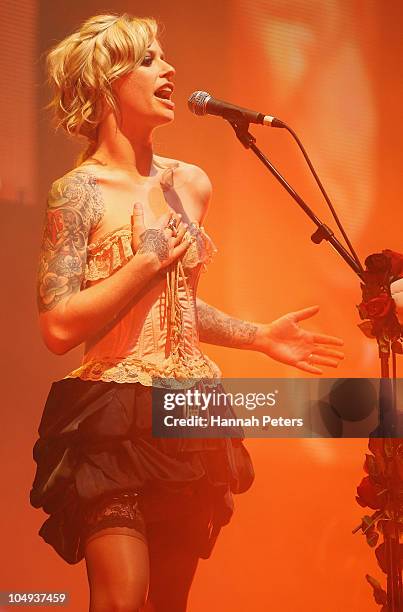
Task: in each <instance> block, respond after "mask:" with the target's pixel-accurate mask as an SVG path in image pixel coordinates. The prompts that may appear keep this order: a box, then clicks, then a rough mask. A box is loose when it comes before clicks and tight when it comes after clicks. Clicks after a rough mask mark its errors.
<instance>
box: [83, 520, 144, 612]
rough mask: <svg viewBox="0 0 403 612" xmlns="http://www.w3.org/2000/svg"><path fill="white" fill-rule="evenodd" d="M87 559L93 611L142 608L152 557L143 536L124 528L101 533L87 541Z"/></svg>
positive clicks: (122, 611) (133, 611) (120, 611)
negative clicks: (150, 558)
mask: <svg viewBox="0 0 403 612" xmlns="http://www.w3.org/2000/svg"><path fill="white" fill-rule="evenodd" d="M129 534H131V535H129ZM85 560H86V564H87V575H88V582H89V585H90V612H137V611H138V610H140V609H141V606H142V605H143V604H144V602H145V600H146V597H147V590H148V583H149V554H148V546H147V542H146V540H145V538H144V536H143V534H141V533H139V532H136V531H135V530H133V529H129V528H124V527H110V528H107V529H103V530H101V531H98V532H97V533H96V534H95V535H94V536H92V537H91V538H89V539H88V540H87V543H86V546H85Z"/></svg>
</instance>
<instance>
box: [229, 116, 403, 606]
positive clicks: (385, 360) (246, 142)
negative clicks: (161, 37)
mask: <svg viewBox="0 0 403 612" xmlns="http://www.w3.org/2000/svg"><path fill="white" fill-rule="evenodd" d="M225 119H226V120H227V121H228V122H229V123H230V124H231V126H232V127H233V129H234V132H235V134H236V136H237V138H238V140H239V141H240V142H241V143H242V144H243V146H244V147H245V148H246V149H251V151H253V153H254V154H255V155H256V157H257V158H258V159H259V160H260V161H261V162H262V163H263V164H264V166H265V167H266V168H267V169H268V170H269V171H270V172H271V174H272V175H273V176H274V177H275V178H276V179H277V180H278V181H279V183H280V184H281V185H282V186H283V187H284V189H285V190H286V191H287V192H288V193H289V194H290V196H291V197H292V198H293V199H294V200H295V201H296V203H297V204H298V206H299V207H300V208H302V210H303V211H304V212H305V213H306V214H307V215H308V217H309V218H310V219H311V221H312V222H313V223H314V224H315V225H316V228H317V229H316V231H315V232H314V233H313V234H312V236H311V240H312V242H314V243H315V244H320V243H321V242H322V241H323V240H327V241H328V242H329V243H330V244H331V245H332V246H333V248H334V249H335V250H336V251H337V253H339V255H340V256H341V257H342V258H343V259H344V261H345V262H346V263H347V265H348V266H350V268H351V269H352V270H353V271H354V272H355V274H356V275H357V276H358V277H359V279H360V281H361V283H364V285H365V271H364V269H363V267H362V265H361V263H360V262H359V260H358V258H357V260H355V259H354V258H353V257H352V256H351V255H350V253H349V252H348V251H347V250H346V249H345V248H344V246H343V245H342V244H341V243H340V242H339V240H338V239H337V238H336V237H335V235H334V233H333V231H332V230H331V229H330V228H329V227H327V225H325V224H324V223H322V221H321V220H320V219H319V218H318V217H317V216H316V215H315V213H314V212H313V211H312V210H311V208H310V207H309V206H308V205H307V204H306V202H304V200H303V199H302V197H301V196H300V195H299V194H298V193H297V192H296V191H295V189H293V187H291V185H290V184H289V183H288V182H287V181H286V179H285V178H284V177H283V176H282V174H281V173H280V172H279V171H278V170H277V169H276V168H275V167H274V166H273V164H272V163H271V162H270V161H269V160H268V159H267V157H266V156H265V155H264V154H263V153H262V151H261V150H260V149H259V147H258V146H257V145H256V138H255V137H254V136H253V135H252V134H251V133H250V132H249V122H248V121H247V119H245V117H244V115H243V114H242V112H241V111H238V110H233V111H232V110H231V111H229V110H227V111H226V116H225ZM364 285H363V284H361V287H363V286H364ZM377 341H378V347H379V358H380V366H381V367H380V369H381V381H380V383H381V391H380V393H381V396H382V393H383V398H382V399H381V398H380V405H379V426H378V427H377V429H376V430H375V431H374V432H372V433H371V436H374V437H381V438H393V437H395V439H390V440H385V443H387V442H390V443H391V444H390V446H389V452H388V453H387V454H388V456H387V457H386V464H388V470H387V471H388V474H389V478H388V483H389V487H388V489H389V491H388V495H389V496H390V497H389V500H390V507H391V519H392V520H393V519H394V524H395V525H397V524H398V520H399V516H400V501H399V499H398V489H399V486H398V487H397V488H396V484H397V485H399V484H400V481H401V478H400V475H399V465H400V462H399V459H400V452H401V449H400V448H399V447H400V440H399V439H396V435H397V436H399V434H400V432H399V428H398V419H397V405H396V399H397V398H396V390H397V386H396V353H398V352H401V351H400V350H399V349H397V346H396V344H398V343H396V342H392V341H391V340H390V339H389V337H388V336H387V334H386V333H382V331H381V332H380V333H379V335H378V336H377ZM391 353H392V370H393V374H392V376H393V377H392V379H391V378H390V374H389V358H390V354H391ZM385 396H386V397H387V398H388V399H387V401H386V402H385ZM400 461H401V459H400ZM383 537H384V543H385V548H386V553H385V559H386V563H385V566H386V567H385V569H386V574H387V593H386V594H385V596H386V599H387V605H388V608H387V609H388V611H389V612H399V611H401V610H402V606H403V587H402V572H401V560H400V544H399V541H400V539H399V528H398V527H395V530H394V533H393V534H391V533H390V530H388V529H386V530H385V531H384V532H383ZM385 603H386V602H385Z"/></svg>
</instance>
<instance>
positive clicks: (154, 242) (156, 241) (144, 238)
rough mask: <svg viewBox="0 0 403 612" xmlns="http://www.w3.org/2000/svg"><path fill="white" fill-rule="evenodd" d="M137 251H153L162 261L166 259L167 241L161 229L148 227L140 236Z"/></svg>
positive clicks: (167, 252)
mask: <svg viewBox="0 0 403 612" xmlns="http://www.w3.org/2000/svg"><path fill="white" fill-rule="evenodd" d="M137 252H138V253H155V255H157V257H158V259H159V260H160V261H161V262H163V261H165V260H166V259H168V255H169V243H168V238H167V237H166V236H165V234H164V230H163V229H148V230H146V231H145V232H143V233H142V234H141V236H140V245H139V248H138V251H137Z"/></svg>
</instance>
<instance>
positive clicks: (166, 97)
mask: <svg viewBox="0 0 403 612" xmlns="http://www.w3.org/2000/svg"><path fill="white" fill-rule="evenodd" d="M172 93H173V86H171V85H163V86H162V87H159V88H158V89H157V90H156V91H155V92H154V96H155V97H156V98H158V100H160V101H161V102H164V103H165V104H166V105H167V106H169V107H170V108H174V106H175V105H174V103H173V102H172V100H171V97H172Z"/></svg>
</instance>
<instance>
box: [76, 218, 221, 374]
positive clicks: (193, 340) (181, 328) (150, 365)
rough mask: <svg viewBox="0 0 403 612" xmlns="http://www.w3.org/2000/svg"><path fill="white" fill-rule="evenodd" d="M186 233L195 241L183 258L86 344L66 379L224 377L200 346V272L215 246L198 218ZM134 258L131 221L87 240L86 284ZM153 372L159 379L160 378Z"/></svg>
mask: <svg viewBox="0 0 403 612" xmlns="http://www.w3.org/2000/svg"><path fill="white" fill-rule="evenodd" d="M187 233H189V234H190V235H191V236H192V237H193V242H192V243H191V245H190V247H189V248H188V250H187V251H186V253H185V254H184V256H183V257H182V258H181V260H177V261H176V262H175V263H174V264H173V265H172V266H171V267H170V268H169V269H166V270H165V271H164V273H163V274H162V273H161V274H160V275H158V276H157V277H156V278H155V279H154V280H153V281H152V282H151V283H150V286H149V287H147V289H146V290H144V291H142V292H141V293H140V294H138V295H137V296H136V297H135V298H134V299H133V301H132V302H131V303H130V304H129V305H128V306H127V307H126V308H125V309H124V310H123V311H122V312H121V313H120V314H119V315H117V316H116V317H115V318H114V319H113V320H112V321H111V322H110V323H109V324H108V325H107V326H106V327H104V328H103V329H102V330H101V331H100V332H99V333H98V334H97V335H96V336H95V337H93V338H91V340H90V341H88V342H87V343H86V345H85V353H84V357H83V361H82V364H81V366H80V367H79V368H77V369H76V370H73V372H70V374H68V375H67V376H66V378H77V377H78V378H81V379H84V380H102V381H106V382H112V381H114V382H119V383H124V382H140V383H141V384H143V385H147V386H151V385H152V384H157V385H158V386H165V384H166V385H167V386H172V385H175V382H173V381H178V386H186V383H187V384H188V385H189V386H190V385H191V384H194V381H195V380H200V379H203V380H205V379H208V380H210V381H212V380H214V379H217V378H220V376H221V372H220V370H219V368H218V366H217V365H216V364H215V363H214V362H213V361H211V360H210V359H209V358H208V357H207V356H206V355H205V354H203V353H202V351H201V349H200V346H199V336H198V330H197V313H196V290H197V285H198V281H199V276H200V272H201V271H202V270H206V267H207V264H208V263H209V262H210V261H211V258H212V256H213V255H214V253H215V252H216V251H217V249H216V247H215V245H214V243H213V242H212V240H211V238H210V237H209V236H208V235H207V234H206V232H205V231H204V228H203V227H202V226H199V224H198V223H197V222H192V223H190V225H189V227H188V230H187ZM132 257H133V251H132V247H131V227H130V226H129V225H125V226H122V227H120V228H117V229H116V230H114V231H112V232H109V233H108V234H106V235H105V236H103V237H102V238H101V239H99V240H97V241H96V242H93V243H91V244H89V245H88V248H87V263H86V269H85V275H84V280H83V284H82V289H85V287H86V286H87V285H88V283H89V282H90V281H96V280H99V279H104V278H107V277H108V276H110V275H111V274H113V273H115V272H116V271H117V270H118V269H119V268H121V267H122V266H124V265H125V264H126V263H127V262H128V261H129V260H130V259H131V258H132ZM153 377H157V378H158V379H159V380H158V382H157V383H155V380H154V381H153ZM164 379H169V383H168V382H166V383H164ZM187 379H190V380H188V381H187Z"/></svg>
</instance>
